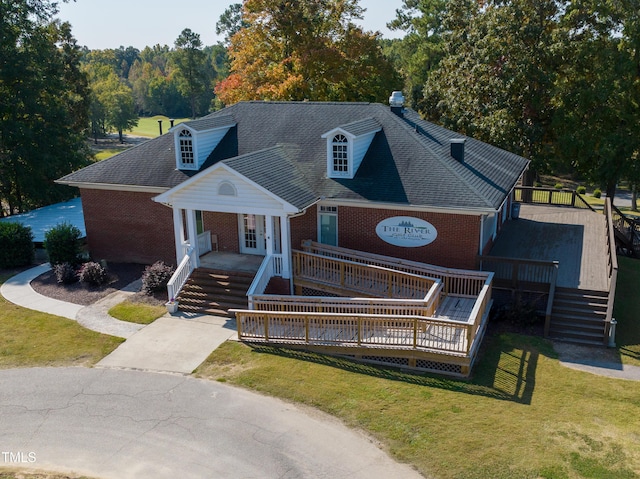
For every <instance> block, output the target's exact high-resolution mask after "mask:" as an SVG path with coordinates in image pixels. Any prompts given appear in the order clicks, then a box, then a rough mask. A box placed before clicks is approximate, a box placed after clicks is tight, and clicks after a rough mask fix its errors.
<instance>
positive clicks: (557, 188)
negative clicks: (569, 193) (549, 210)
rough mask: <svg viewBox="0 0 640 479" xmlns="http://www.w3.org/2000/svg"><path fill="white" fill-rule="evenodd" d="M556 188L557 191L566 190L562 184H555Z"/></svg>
mask: <svg viewBox="0 0 640 479" xmlns="http://www.w3.org/2000/svg"><path fill="white" fill-rule="evenodd" d="M554 188H555V189H556V190H561V189H562V188H564V185H563V184H562V183H556V184H555V186H554Z"/></svg>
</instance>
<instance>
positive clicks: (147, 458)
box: [0, 368, 422, 479]
mask: <svg viewBox="0 0 640 479" xmlns="http://www.w3.org/2000/svg"><path fill="white" fill-rule="evenodd" d="M0 424H1V427H0V450H1V451H2V455H0V470H1V468H2V467H3V466H4V467H30V468H34V469H43V470H53V471H60V472H77V473H82V474H86V475H89V476H93V477H99V478H105V479H107V478H113V479H127V478H131V479H133V478H135V479H144V478H154V479H159V478H175V477H180V478H184V479H188V478H197V479H202V478H350V479H351V478H362V479H375V478H385V479H386V478H396V477H397V478H407V479H410V478H419V477H422V476H420V475H419V474H417V473H416V472H415V471H413V470H412V469H411V468H410V467H408V466H405V465H401V464H397V463H396V462H394V461H392V460H391V459H390V458H389V457H388V456H387V455H386V454H385V453H383V452H382V451H381V450H380V449H378V448H377V447H376V445H375V444H374V443H373V442H372V441H371V440H370V439H368V438H367V437H365V436H363V435H362V434H359V433H358V432H355V431H352V430H350V429H348V428H346V427H344V426H343V425H342V424H341V423H339V422H338V421H336V420H335V419H333V418H331V417H329V416H326V415H324V414H320V413H318V412H315V411H313V410H302V409H300V408H298V407H296V406H294V405H291V404H287V403H284V402H282V401H279V400H276V399H272V398H268V397H263V396H259V395H257V394H253V393H250V392H248V391H244V390H241V389H237V388H232V387H229V386H226V385H224V384H220V383H215V382H210V381H204V380H198V379H194V378H192V377H185V376H181V375H173V374H157V373H149V372H142V371H126V370H111V369H86V368H34V369H13V370H4V371H0ZM5 453H9V454H5Z"/></svg>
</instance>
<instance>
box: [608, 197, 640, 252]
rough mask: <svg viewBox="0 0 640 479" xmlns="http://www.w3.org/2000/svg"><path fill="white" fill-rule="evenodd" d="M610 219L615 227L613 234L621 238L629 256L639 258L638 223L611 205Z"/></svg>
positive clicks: (639, 239) (639, 236) (639, 233)
mask: <svg viewBox="0 0 640 479" xmlns="http://www.w3.org/2000/svg"><path fill="white" fill-rule="evenodd" d="M611 219H612V222H613V226H614V227H615V231H614V233H616V234H617V235H618V237H619V238H621V242H622V243H624V247H625V248H627V249H628V250H629V251H627V253H630V254H631V255H633V256H635V257H640V221H636V220H632V219H631V218H628V217H627V216H626V215H624V214H623V213H622V211H620V210H619V209H618V208H616V207H615V205H613V204H611Z"/></svg>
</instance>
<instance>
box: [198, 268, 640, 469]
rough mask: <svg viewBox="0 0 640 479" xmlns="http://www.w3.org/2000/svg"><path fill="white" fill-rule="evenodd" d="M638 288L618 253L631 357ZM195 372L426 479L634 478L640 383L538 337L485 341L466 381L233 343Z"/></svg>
mask: <svg viewBox="0 0 640 479" xmlns="http://www.w3.org/2000/svg"><path fill="white" fill-rule="evenodd" d="M638 284H640V261H638V260H630V259H627V258H621V260H620V280H619V282H618V285H619V289H618V291H619V292H620V294H619V296H618V300H617V302H616V315H617V318H618V320H619V322H620V326H619V329H618V342H619V344H620V349H619V351H620V354H621V356H622V357H623V358H625V362H634V363H636V364H638V365H640V361H638V359H639V358H640V302H638V301H637V297H636V296H635V294H637V288H638ZM196 375H198V376H201V377H205V378H210V379H214V380H218V381H222V382H229V383H231V384H234V385H237V386H241V387H245V388H248V389H252V390H255V391H258V392H261V393H264V394H269V395H272V396H277V397H281V398H283V399H285V400H288V401H293V402H297V403H302V404H305V405H309V406H313V407H317V408H319V409H321V410H323V411H325V412H328V413H330V414H332V415H334V416H336V417H338V418H340V419H341V420H343V421H344V422H345V423H346V424H347V425H349V426H350V427H353V428H357V429H362V430H364V431H366V432H368V433H369V434H371V435H372V436H374V438H375V439H376V440H378V441H380V442H381V443H382V444H383V445H384V447H386V448H387V449H388V451H389V452H390V453H391V454H392V455H393V456H394V457H396V458H397V459H398V460H400V461H403V462H407V463H410V464H412V465H414V466H415V467H416V468H417V469H418V470H419V471H420V472H421V473H422V474H424V475H425V476H426V477H434V478H438V479H440V478H442V479H463V478H464V479H484V478H491V479H499V478H505V479H506V478H518V479H524V478H532V479H534V478H536V479H537V478H545V479H574V478H592V479H601V478H609V479H623V478H624V479H626V478H639V477H640V434H638V431H640V419H639V418H640V382H632V381H624V380H616V379H609V378H604V377H599V376H594V375H592V374H589V373H585V372H581V371H575V370H572V369H568V368H565V367H564V366H562V365H560V363H559V362H558V360H557V357H556V354H555V352H554V350H553V347H552V344H551V343H550V342H548V341H546V340H544V339H541V338H535V337H529V336H520V335H514V334H505V335H501V336H499V337H493V338H486V339H485V346H484V351H483V354H482V356H481V359H480V360H479V363H478V364H477V365H476V368H475V370H474V378H473V379H472V380H470V381H468V382H465V381H459V380H454V379H446V378H442V377H437V376H431V375H414V374H409V373H404V372H400V371H397V370H393V369H385V368H376V367H373V366H368V365H359V364H355V363H352V362H349V361H348V360H343V359H339V358H331V357H326V356H321V355H316V354H311V353H306V352H295V351H286V350H278V349H275V348H267V347H264V348H255V349H252V348H250V347H248V346H245V345H243V344H239V343H225V344H224V345H222V347H220V348H219V349H218V350H216V351H214V353H213V354H212V355H211V356H210V357H209V359H208V360H207V361H206V362H205V363H204V364H203V365H202V366H201V367H200V368H199V369H198V370H197V371H196Z"/></svg>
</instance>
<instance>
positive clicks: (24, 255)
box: [0, 222, 35, 268]
mask: <svg viewBox="0 0 640 479" xmlns="http://www.w3.org/2000/svg"><path fill="white" fill-rule="evenodd" d="M34 254H35V252H34V248H33V233H32V232H31V228H30V227H28V226H24V225H23V224H21V223H13V222H6V223H5V222H2V223H0V268H16V267H18V266H26V265H29V264H31V263H33V257H34Z"/></svg>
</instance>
